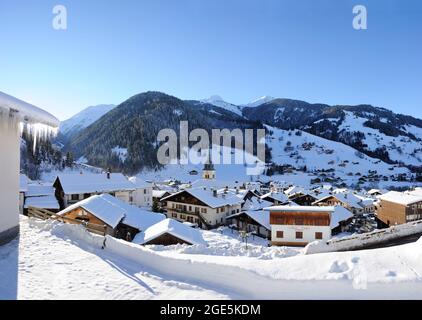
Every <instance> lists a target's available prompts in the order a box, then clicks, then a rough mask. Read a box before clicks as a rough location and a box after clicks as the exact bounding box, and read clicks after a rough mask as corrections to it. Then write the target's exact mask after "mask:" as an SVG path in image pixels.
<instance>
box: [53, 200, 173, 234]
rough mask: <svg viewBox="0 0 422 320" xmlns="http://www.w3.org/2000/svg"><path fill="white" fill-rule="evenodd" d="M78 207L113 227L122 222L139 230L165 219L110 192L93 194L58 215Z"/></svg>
mask: <svg viewBox="0 0 422 320" xmlns="http://www.w3.org/2000/svg"><path fill="white" fill-rule="evenodd" d="M77 208H83V209H85V210H86V211H88V212H90V213H91V214H93V215H94V216H96V217H97V218H99V219H100V220H102V221H104V222H105V223H106V224H108V225H109V226H111V227H112V228H115V227H116V226H117V225H118V224H119V223H120V222H122V223H124V224H126V225H128V226H131V227H134V228H137V229H139V230H145V229H146V228H148V227H149V226H151V225H153V224H155V223H157V222H159V221H161V220H164V219H165V217H164V215H162V214H159V213H153V212H149V211H146V210H142V209H139V208H138V207H135V206H132V205H130V204H127V203H126V202H124V201H121V200H119V199H117V198H115V197H113V196H111V195H109V194H102V195H95V196H91V197H89V198H88V199H85V200H82V201H80V202H78V203H75V204H73V205H71V206H69V207H67V208H66V209H64V210H62V211H60V212H59V213H58V215H65V214H66V213H69V212H71V211H73V210H75V209H77Z"/></svg>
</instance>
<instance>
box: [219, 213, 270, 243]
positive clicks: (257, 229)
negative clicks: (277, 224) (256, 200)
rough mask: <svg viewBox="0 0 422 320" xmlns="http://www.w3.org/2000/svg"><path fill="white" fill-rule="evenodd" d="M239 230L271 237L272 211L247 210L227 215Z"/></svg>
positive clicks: (267, 237) (266, 237)
mask: <svg viewBox="0 0 422 320" xmlns="http://www.w3.org/2000/svg"><path fill="white" fill-rule="evenodd" d="M227 220H228V221H231V222H230V223H231V224H232V225H233V226H235V228H236V229H237V230H244V231H246V232H252V233H254V234H256V235H258V236H260V237H263V238H265V239H270V238H271V225H270V213H269V212H268V211H264V210H257V211H253V210H245V211H242V212H240V213H236V214H233V215H230V216H228V217H227Z"/></svg>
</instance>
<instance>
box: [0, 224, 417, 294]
mask: <svg viewBox="0 0 422 320" xmlns="http://www.w3.org/2000/svg"><path fill="white" fill-rule="evenodd" d="M204 237H205V238H206V240H207V241H208V242H209V247H208V248H202V249H201V247H198V248H195V247H187V246H184V247H183V246H173V247H168V248H163V247H161V248H159V247H151V248H146V247H141V246H138V245H135V244H131V243H127V242H125V241H121V240H116V239H114V238H111V237H107V238H106V246H105V249H104V250H103V249H101V246H102V244H103V241H104V238H103V237H100V236H94V235H91V234H88V233H87V232H86V231H85V230H83V229H81V227H77V226H71V225H63V224H59V223H52V222H42V221H34V220H28V219H27V218H22V220H21V237H20V239H19V240H15V241H13V242H12V243H10V244H8V245H6V246H3V247H1V248H0V298H1V299H16V298H18V299H258V298H262V299H421V298H422V240H420V241H418V242H416V243H413V244H407V245H403V246H398V247H391V248H385V249H376V250H371V251H354V252H340V253H324V254H315V255H311V256H306V255H302V254H301V252H298V251H296V250H297V249H289V248H267V247H265V242H264V240H256V241H253V240H252V239H251V240H252V244H251V246H250V248H251V249H250V251H251V253H246V251H242V250H241V246H242V243H241V241H240V240H239V239H238V238H237V235H236V234H231V231H230V230H223V235H221V233H220V231H207V232H204ZM260 245H261V248H260V249H257V248H255V246H256V247H258V246H260ZM236 246H237V248H236ZM233 247H234V248H236V249H235V250H232V249H233ZM151 249H152V250H151ZM278 250H279V251H278Z"/></svg>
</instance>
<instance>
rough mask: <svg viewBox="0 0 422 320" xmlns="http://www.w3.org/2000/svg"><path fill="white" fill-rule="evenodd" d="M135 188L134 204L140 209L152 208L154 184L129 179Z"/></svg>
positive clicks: (133, 178) (137, 179) (136, 178)
mask: <svg viewBox="0 0 422 320" xmlns="http://www.w3.org/2000/svg"><path fill="white" fill-rule="evenodd" d="M129 181H130V182H132V183H133V184H134V186H135V191H133V192H132V197H133V201H132V204H133V205H135V206H138V207H141V208H142V207H151V206H152V184H151V183H148V182H146V181H144V180H142V179H140V178H138V177H132V178H129Z"/></svg>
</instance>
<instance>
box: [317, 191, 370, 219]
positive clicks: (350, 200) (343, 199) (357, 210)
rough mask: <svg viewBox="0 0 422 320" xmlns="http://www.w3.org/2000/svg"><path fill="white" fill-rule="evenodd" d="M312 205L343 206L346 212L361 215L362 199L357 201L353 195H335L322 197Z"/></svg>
mask: <svg viewBox="0 0 422 320" xmlns="http://www.w3.org/2000/svg"><path fill="white" fill-rule="evenodd" d="M312 205H317V206H337V205H340V206H343V207H344V208H346V209H347V210H349V211H351V212H353V214H362V213H363V212H364V208H363V207H362V199H359V198H358V197H356V195H354V194H353V193H350V192H347V193H337V194H333V195H329V196H326V197H323V198H321V199H319V200H317V201H315V202H313V203H312Z"/></svg>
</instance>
